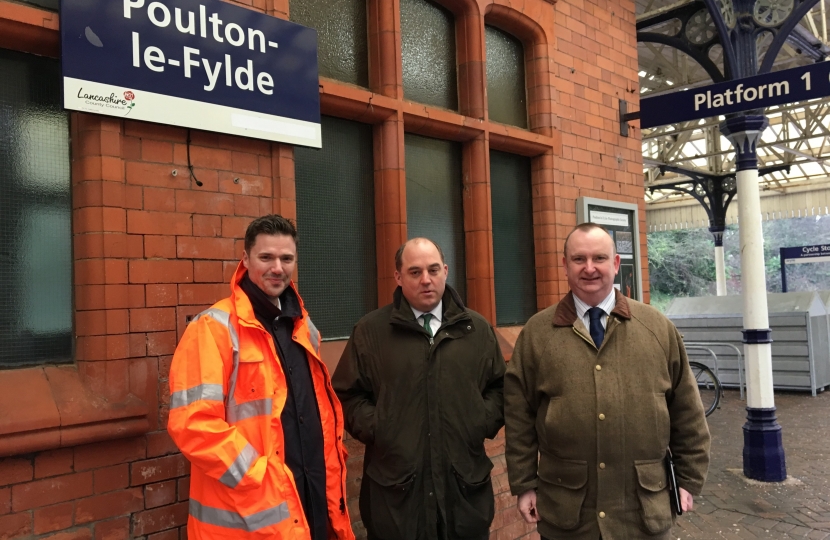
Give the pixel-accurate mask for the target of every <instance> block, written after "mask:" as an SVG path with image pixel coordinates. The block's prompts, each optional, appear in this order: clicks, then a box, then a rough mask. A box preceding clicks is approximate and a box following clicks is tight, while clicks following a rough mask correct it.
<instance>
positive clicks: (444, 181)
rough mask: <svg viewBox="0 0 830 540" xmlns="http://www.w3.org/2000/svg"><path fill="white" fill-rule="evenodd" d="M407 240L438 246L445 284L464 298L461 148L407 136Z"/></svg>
mask: <svg viewBox="0 0 830 540" xmlns="http://www.w3.org/2000/svg"><path fill="white" fill-rule="evenodd" d="M404 144H405V151H406V222H407V237H408V238H415V237H418V236H424V237H426V238H429V239H430V240H432V241H434V242H436V243H437V244H438V245H439V246H441V250H442V251H443V252H444V262H446V263H447V266H449V269H450V272H449V277H448V278H447V283H449V284H450V285H452V287H453V288H454V289H455V290H456V291H458V294H460V295H461V298H462V299H465V300H466V296H467V281H466V280H467V272H466V259H465V256H464V209H463V202H462V199H461V195H462V189H463V184H462V177H461V145H460V144H458V143H454V142H449V141H441V140H438V139H431V138H428V137H421V136H419V135H413V134H411V133H407V134H406V137H405V139H404Z"/></svg>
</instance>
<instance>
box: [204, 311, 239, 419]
mask: <svg viewBox="0 0 830 540" xmlns="http://www.w3.org/2000/svg"><path fill="white" fill-rule="evenodd" d="M204 316H207V317H210V318H212V319H214V320H215V321H217V322H220V323H222V324H224V325H225V326H226V327H227V329H228V335H229V336H230V338H231V348H232V349H233V371H231V377H230V379H229V380H228V396H227V400H226V401H225V417H226V418H227V417H228V416H229V414H230V410H231V409H234V408H235V407H236V399H235V398H234V392H235V391H236V379H237V377H238V376H239V335H238V334H237V333H236V328H235V327H234V325H232V324H231V315H230V313H228V312H227V311H222V310H221V309H217V308H210V309H206V310H205V311H203V312H201V313H199V314H198V315H196V317H194V318H193V322H196V321H197V320H198V319H199V318H200V317H204ZM226 421H227V422H229V423H231V422H230V421H228V420H226Z"/></svg>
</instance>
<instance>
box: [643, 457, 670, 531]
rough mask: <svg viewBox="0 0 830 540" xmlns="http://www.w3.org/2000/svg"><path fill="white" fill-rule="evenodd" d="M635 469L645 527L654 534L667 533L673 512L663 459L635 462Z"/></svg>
mask: <svg viewBox="0 0 830 540" xmlns="http://www.w3.org/2000/svg"><path fill="white" fill-rule="evenodd" d="M634 468H635V469H636V470H637V483H638V484H639V486H638V488H637V497H638V498H639V499H640V513H641V516H642V518H643V525H645V528H646V530H647V531H648V532H650V533H652V534H657V533H661V532H664V531H667V530H668V529H669V528H670V527H671V526H672V511H671V502H670V500H669V490H668V480H667V476H666V466H665V464H664V461H663V459H662V458H661V459H656V460H654V459H648V460H640V461H635V462H634Z"/></svg>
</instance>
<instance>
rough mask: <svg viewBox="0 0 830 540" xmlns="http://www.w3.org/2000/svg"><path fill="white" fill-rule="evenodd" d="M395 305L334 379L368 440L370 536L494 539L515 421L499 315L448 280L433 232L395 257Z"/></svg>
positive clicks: (365, 323) (361, 338)
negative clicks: (487, 313)
mask: <svg viewBox="0 0 830 540" xmlns="http://www.w3.org/2000/svg"><path fill="white" fill-rule="evenodd" d="M395 267H396V269H397V270H396V272H395V280H396V281H397V283H398V288H397V289H396V290H395V293H394V301H393V302H392V304H390V305H388V306H385V307H382V308H380V309H378V310H376V311H373V312H372V313H370V314H368V315H366V316H365V317H363V318H362V319H361V320H360V321H359V322H358V323H357V325H356V326H355V327H354V330H353V331H352V335H351V337H350V338H349V343H348V344H347V345H346V349H345V351H344V352H343V356H342V357H341V358H340V363H339V364H338V366H337V370H336V371H335V373H334V377H332V384H333V385H334V390H335V392H336V393H337V396H338V397H339V398H340V401H341V403H342V405H343V414H344V417H345V422H346V429H347V430H348V432H349V433H351V434H352V436H354V437H355V438H356V439H357V440H359V441H361V442H362V443H364V444H365V445H366V452H365V454H364V461H363V481H362V484H361V487H360V515H361V518H362V520H363V524H364V525H365V526H366V530H367V532H368V537H369V540H456V539H457V540H462V539H463V540H468V539H469V540H486V539H487V538H488V536H489V528H490V523H491V522H492V520H493V515H494V501H493V486H492V484H491V482H490V470H491V469H492V468H493V464H492V463H491V461H490V458H488V457H487V454H486V453H485V452H484V439H485V438H493V437H495V436H496V434H497V433H498V431H499V429H501V427H502V425H504V415H503V404H504V397H503V384H504V372H505V363H504V358H503V357H502V354H501V350H500V349H499V345H498V342H497V340H496V336H495V334H494V332H493V329H492V328H491V327H490V324H489V323H488V322H487V320H486V319H484V317H482V316H481V315H479V314H478V313H476V312H474V311H472V310H470V309H467V308H465V307H464V304H463V303H462V301H461V298H460V297H459V296H458V293H456V292H455V291H454V290H453V289H452V287H450V286H448V285H446V281H447V272H448V268H447V265H446V264H445V263H444V255H443V253H442V252H441V250H440V248H439V247H438V246H437V245H436V244H435V243H434V242H432V241H430V240H428V239H426V238H414V239H412V240H410V241H408V242H407V243H405V244H404V245H403V246H401V248H400V249H399V250H398V253H397V254H396V256H395Z"/></svg>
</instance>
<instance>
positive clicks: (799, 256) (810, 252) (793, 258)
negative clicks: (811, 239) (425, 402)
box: [781, 244, 830, 264]
mask: <svg viewBox="0 0 830 540" xmlns="http://www.w3.org/2000/svg"><path fill="white" fill-rule="evenodd" d="M781 258H782V259H784V262H785V263H788V264H800V263H813V262H827V261H830V244H824V245H818V246H800V247H788V248H781Z"/></svg>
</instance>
